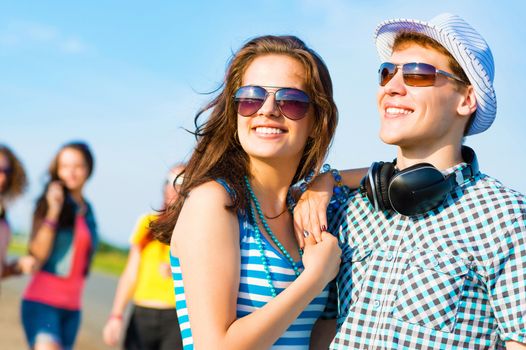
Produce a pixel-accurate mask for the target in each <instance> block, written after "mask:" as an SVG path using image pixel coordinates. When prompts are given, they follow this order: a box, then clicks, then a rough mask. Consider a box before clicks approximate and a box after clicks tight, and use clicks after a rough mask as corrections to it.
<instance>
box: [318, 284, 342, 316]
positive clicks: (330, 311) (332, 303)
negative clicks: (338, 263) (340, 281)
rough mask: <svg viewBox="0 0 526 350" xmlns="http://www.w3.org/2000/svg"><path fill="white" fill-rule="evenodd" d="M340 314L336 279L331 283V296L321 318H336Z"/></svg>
mask: <svg viewBox="0 0 526 350" xmlns="http://www.w3.org/2000/svg"><path fill="white" fill-rule="evenodd" d="M337 316H338V291H337V289H336V279H334V280H333V281H332V282H330V283H329V298H328V300H327V305H325V310H323V312H322V314H321V315H320V318H321V319H323V320H330V319H335V318H336V317H337Z"/></svg>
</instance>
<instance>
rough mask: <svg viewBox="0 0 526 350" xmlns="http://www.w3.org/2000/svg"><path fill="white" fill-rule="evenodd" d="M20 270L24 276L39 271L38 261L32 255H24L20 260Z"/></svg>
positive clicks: (18, 263)
mask: <svg viewBox="0 0 526 350" xmlns="http://www.w3.org/2000/svg"><path fill="white" fill-rule="evenodd" d="M17 265H18V269H19V270H20V272H21V273H23V274H24V275H29V274H32V273H33V272H35V271H36V270H38V261H37V259H35V258H34V257H33V256H31V255H24V256H22V257H20V258H18V261H17Z"/></svg>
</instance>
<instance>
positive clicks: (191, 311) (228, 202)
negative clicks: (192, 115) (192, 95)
mask: <svg viewBox="0 0 526 350" xmlns="http://www.w3.org/2000/svg"><path fill="white" fill-rule="evenodd" d="M205 112H209V113H210V117H209V119H208V120H207V121H205V122H204V123H202V124H201V125H200V126H198V127H197V130H196V135H197V137H198V142H197V146H196V149H195V151H194V153H193V154H192V156H191V158H190V161H189V162H188V164H187V167H186V170H185V172H184V182H183V185H182V188H181V196H179V198H178V199H177V201H176V202H175V205H173V206H170V207H169V208H168V209H167V210H166V212H165V213H164V215H163V216H162V217H161V218H160V220H157V221H156V222H155V223H154V229H155V230H156V231H157V232H159V233H160V239H161V240H163V241H164V242H171V254H172V272H173V278H174V282H175V292H176V296H177V303H176V307H177V313H178V315H179V324H180V327H181V332H182V336H183V344H184V346H185V349H192V348H194V347H195V348H196V349H268V348H271V347H274V346H275V347H276V348H278V347H279V348H295V349H308V347H309V340H310V337H311V330H312V329H313V326H314V324H315V322H316V321H317V319H318V318H319V316H320V315H321V314H322V312H323V310H324V308H325V304H326V301H327V294H328V291H327V290H328V288H327V287H326V286H327V284H328V282H329V281H331V280H332V279H333V278H334V277H335V276H336V273H337V271H338V267H339V263H340V250H339V248H338V245H337V242H336V239H335V238H334V237H333V236H332V235H330V234H329V233H326V232H324V233H323V234H322V235H321V238H322V241H321V242H320V243H319V244H316V245H309V246H307V247H306V248H305V250H304V251H303V253H302V252H301V251H300V250H299V245H298V243H297V240H296V238H295V236H294V231H293V222H292V215H291V213H290V210H291V208H290V207H289V206H288V204H287V195H288V190H289V187H290V186H291V185H292V184H294V183H295V182H297V181H298V180H299V179H301V178H304V177H305V176H306V175H307V174H308V173H309V172H310V171H311V170H313V169H318V168H319V167H320V165H321V163H322V161H323V159H324V157H325V155H326V152H327V149H328V147H329V144H330V142H331V140H332V136H333V134H334V131H335V128H336V124H337V110H336V106H335V104H334V101H333V96H332V83H331V79H330V76H329V72H328V70H327V67H326V66H325V64H324V63H323V61H322V60H321V58H320V57H319V56H318V55H317V54H316V53H315V52H314V51H313V50H311V49H310V48H308V47H307V46H306V45H305V44H304V43H303V42H302V41H301V40H299V39H298V38H296V37H292V36H263V37H258V38H255V39H253V40H250V41H249V42H247V43H246V44H245V45H244V46H243V47H242V48H241V49H240V50H239V51H238V52H237V53H236V54H235V55H234V57H233V58H232V60H231V62H230V64H229V66H228V68H227V72H226V77H225V81H224V87H223V89H222V90H221V91H220V92H219V95H218V96H217V97H216V98H215V99H214V100H213V101H212V102H210V103H209V104H208V105H207V106H206V107H205V108H204V109H203V110H202V111H200V112H199V113H198V114H197V117H196V125H198V124H199V120H198V119H199V117H200V116H202V115H203V114H204V113H205ZM174 226H175V229H174ZM172 231H173V233H172ZM305 234H306V235H308V233H305Z"/></svg>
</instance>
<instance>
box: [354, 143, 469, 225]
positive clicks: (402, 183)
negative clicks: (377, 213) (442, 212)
mask: <svg viewBox="0 0 526 350" xmlns="http://www.w3.org/2000/svg"><path fill="white" fill-rule="evenodd" d="M462 158H463V159H464V161H465V162H466V163H467V164H468V165H467V166H466V167H464V168H463V169H462V179H458V178H457V177H458V175H460V174H457V173H456V172H453V173H451V174H449V175H447V176H444V175H443V174H442V172H441V171H440V170H438V169H437V168H435V167H434V166H433V165H431V164H429V163H419V164H415V165H413V166H411V167H409V168H407V169H404V170H397V169H396V167H395V166H396V159H395V161H394V162H393V163H389V162H385V163H384V162H375V163H373V164H372V165H371V167H370V168H369V172H368V173H367V175H366V176H365V177H364V178H363V179H362V182H361V184H360V190H361V192H362V194H364V195H366V196H367V198H368V199H369V201H370V202H371V204H372V205H373V206H374V209H375V210H387V209H391V210H394V211H396V212H397V213H399V214H402V215H407V216H413V215H419V214H423V213H426V212H428V211H430V210H433V209H435V208H437V207H438V206H440V205H441V204H442V203H444V200H445V199H446V197H447V195H448V194H449V193H450V192H451V191H452V190H453V189H454V188H455V186H457V185H460V184H461V183H463V182H464V181H466V180H468V179H472V178H473V177H474V176H475V175H477V174H478V173H479V166H478V161H477V156H476V155H475V152H474V151H473V150H472V149H471V148H469V147H467V146H462Z"/></svg>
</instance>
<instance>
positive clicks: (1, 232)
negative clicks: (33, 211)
mask: <svg viewBox="0 0 526 350" xmlns="http://www.w3.org/2000/svg"><path fill="white" fill-rule="evenodd" d="M26 186H27V178H26V172H25V171H24V167H23V166H22V163H21V162H20V161H19V160H18V158H17V157H16V156H15V154H14V153H13V151H11V149H10V148H9V147H7V146H6V145H3V144H0V277H1V278H4V277H8V276H11V275H19V274H21V273H22V272H24V273H29V272H31V271H32V269H33V266H34V265H35V259H33V258H32V257H31V256H23V257H21V258H19V259H17V260H15V261H13V262H11V263H8V262H7V259H6V258H7V247H8V246H9V242H10V241H11V229H10V228H9V223H8V221H7V213H6V210H7V209H6V205H7V204H8V203H9V202H10V201H12V200H14V199H15V198H17V197H18V196H20V195H21V194H22V193H23V192H24V190H25V189H26Z"/></svg>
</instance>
